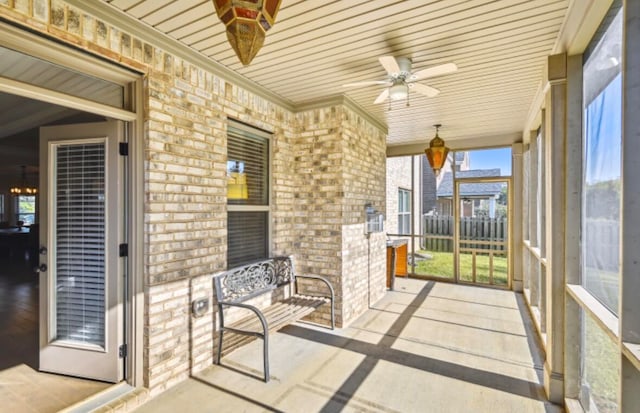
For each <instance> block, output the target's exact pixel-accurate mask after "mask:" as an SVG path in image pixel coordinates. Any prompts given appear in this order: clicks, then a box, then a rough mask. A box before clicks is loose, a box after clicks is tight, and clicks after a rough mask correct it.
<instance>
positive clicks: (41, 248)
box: [38, 245, 47, 255]
mask: <svg viewBox="0 0 640 413" xmlns="http://www.w3.org/2000/svg"><path fill="white" fill-rule="evenodd" d="M38 252H39V253H40V255H47V247H45V246H44V245H43V246H41V247H40V249H39V250H38Z"/></svg>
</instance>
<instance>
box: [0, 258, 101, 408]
mask: <svg viewBox="0 0 640 413" xmlns="http://www.w3.org/2000/svg"><path fill="white" fill-rule="evenodd" d="M32 269H33V263H30V262H29V260H26V259H24V257H22V256H20V255H17V254H16V255H12V256H9V255H8V254H3V251H0V412H11V413H22V412H39V413H47V412H57V411H58V410H60V409H62V408H65V407H68V406H71V405H73V404H75V403H77V402H79V401H81V400H83V399H85V398H87V397H90V396H92V395H94V394H97V393H98V392H100V391H102V390H105V389H107V388H108V387H109V386H110V384H108V383H102V382H97V381H93V380H83V379H78V378H74V377H65V376H60V375H55V374H47V373H40V372H38V371H37V369H38V318H39V317H38V286H37V276H36V274H35V273H34V272H33V270H32Z"/></svg>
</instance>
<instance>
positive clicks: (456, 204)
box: [452, 176, 513, 290]
mask: <svg viewBox="0 0 640 413" xmlns="http://www.w3.org/2000/svg"><path fill="white" fill-rule="evenodd" d="M495 182H506V183H507V239H506V241H505V246H506V248H507V284H506V285H495V284H485V283H478V282H468V281H463V280H461V279H460V268H459V266H460V200H461V198H460V185H462V184H472V183H495ZM512 191H513V180H512V178H511V177H510V176H496V177H479V178H456V177H455V176H454V178H453V198H452V202H453V228H454V232H453V257H454V258H453V273H454V280H455V281H454V282H456V283H458V284H472V285H477V286H483V287H493V288H501V289H508V290H510V289H511V286H512V284H513V259H512V257H513V255H512V254H513V252H512V251H511V250H512V245H511V240H512V239H513V237H512V228H513V219H512V217H513V194H512V193H511V192H512Z"/></svg>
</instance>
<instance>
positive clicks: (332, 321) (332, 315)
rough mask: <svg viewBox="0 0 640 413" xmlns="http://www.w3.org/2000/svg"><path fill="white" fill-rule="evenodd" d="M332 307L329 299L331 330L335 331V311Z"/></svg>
mask: <svg viewBox="0 0 640 413" xmlns="http://www.w3.org/2000/svg"><path fill="white" fill-rule="evenodd" d="M334 307H335V306H334V305H333V297H332V298H331V329H332V330H335V328H336V315H335V309H334Z"/></svg>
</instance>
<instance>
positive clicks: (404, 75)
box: [342, 56, 458, 106]
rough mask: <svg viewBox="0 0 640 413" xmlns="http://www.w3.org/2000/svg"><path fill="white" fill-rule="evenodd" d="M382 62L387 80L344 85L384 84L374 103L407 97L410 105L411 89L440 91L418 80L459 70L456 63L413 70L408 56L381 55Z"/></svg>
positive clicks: (429, 94)
mask: <svg viewBox="0 0 640 413" xmlns="http://www.w3.org/2000/svg"><path fill="white" fill-rule="evenodd" d="M378 60H379V61H380V64H381V65H382V67H384V69H385V70H386V71H387V78H386V79H385V80H372V81H368V82H356V83H347V84H345V85H342V86H343V87H360V86H373V85H384V86H386V88H385V89H384V90H383V91H382V93H380V94H379V95H378V97H377V98H376V100H375V101H374V102H373V103H382V102H384V101H385V100H387V99H390V101H391V100H402V99H405V98H406V99H407V106H409V91H410V90H414V91H416V92H418V93H420V94H422V95H425V96H427V97H430V98H431V97H434V96H437V95H438V93H440V91H439V90H438V89H436V88H434V87H431V86H427V85H424V84H422V83H417V81H418V80H422V79H426V78H429V77H433V76H440V75H446V74H448V73H453V72H455V71H456V70H458V66H456V65H455V64H454V63H446V64H443V65H438V66H432V67H428V68H426V69H421V70H418V71H416V72H411V59H409V58H408V57H393V56H381V57H380V58H378Z"/></svg>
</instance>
